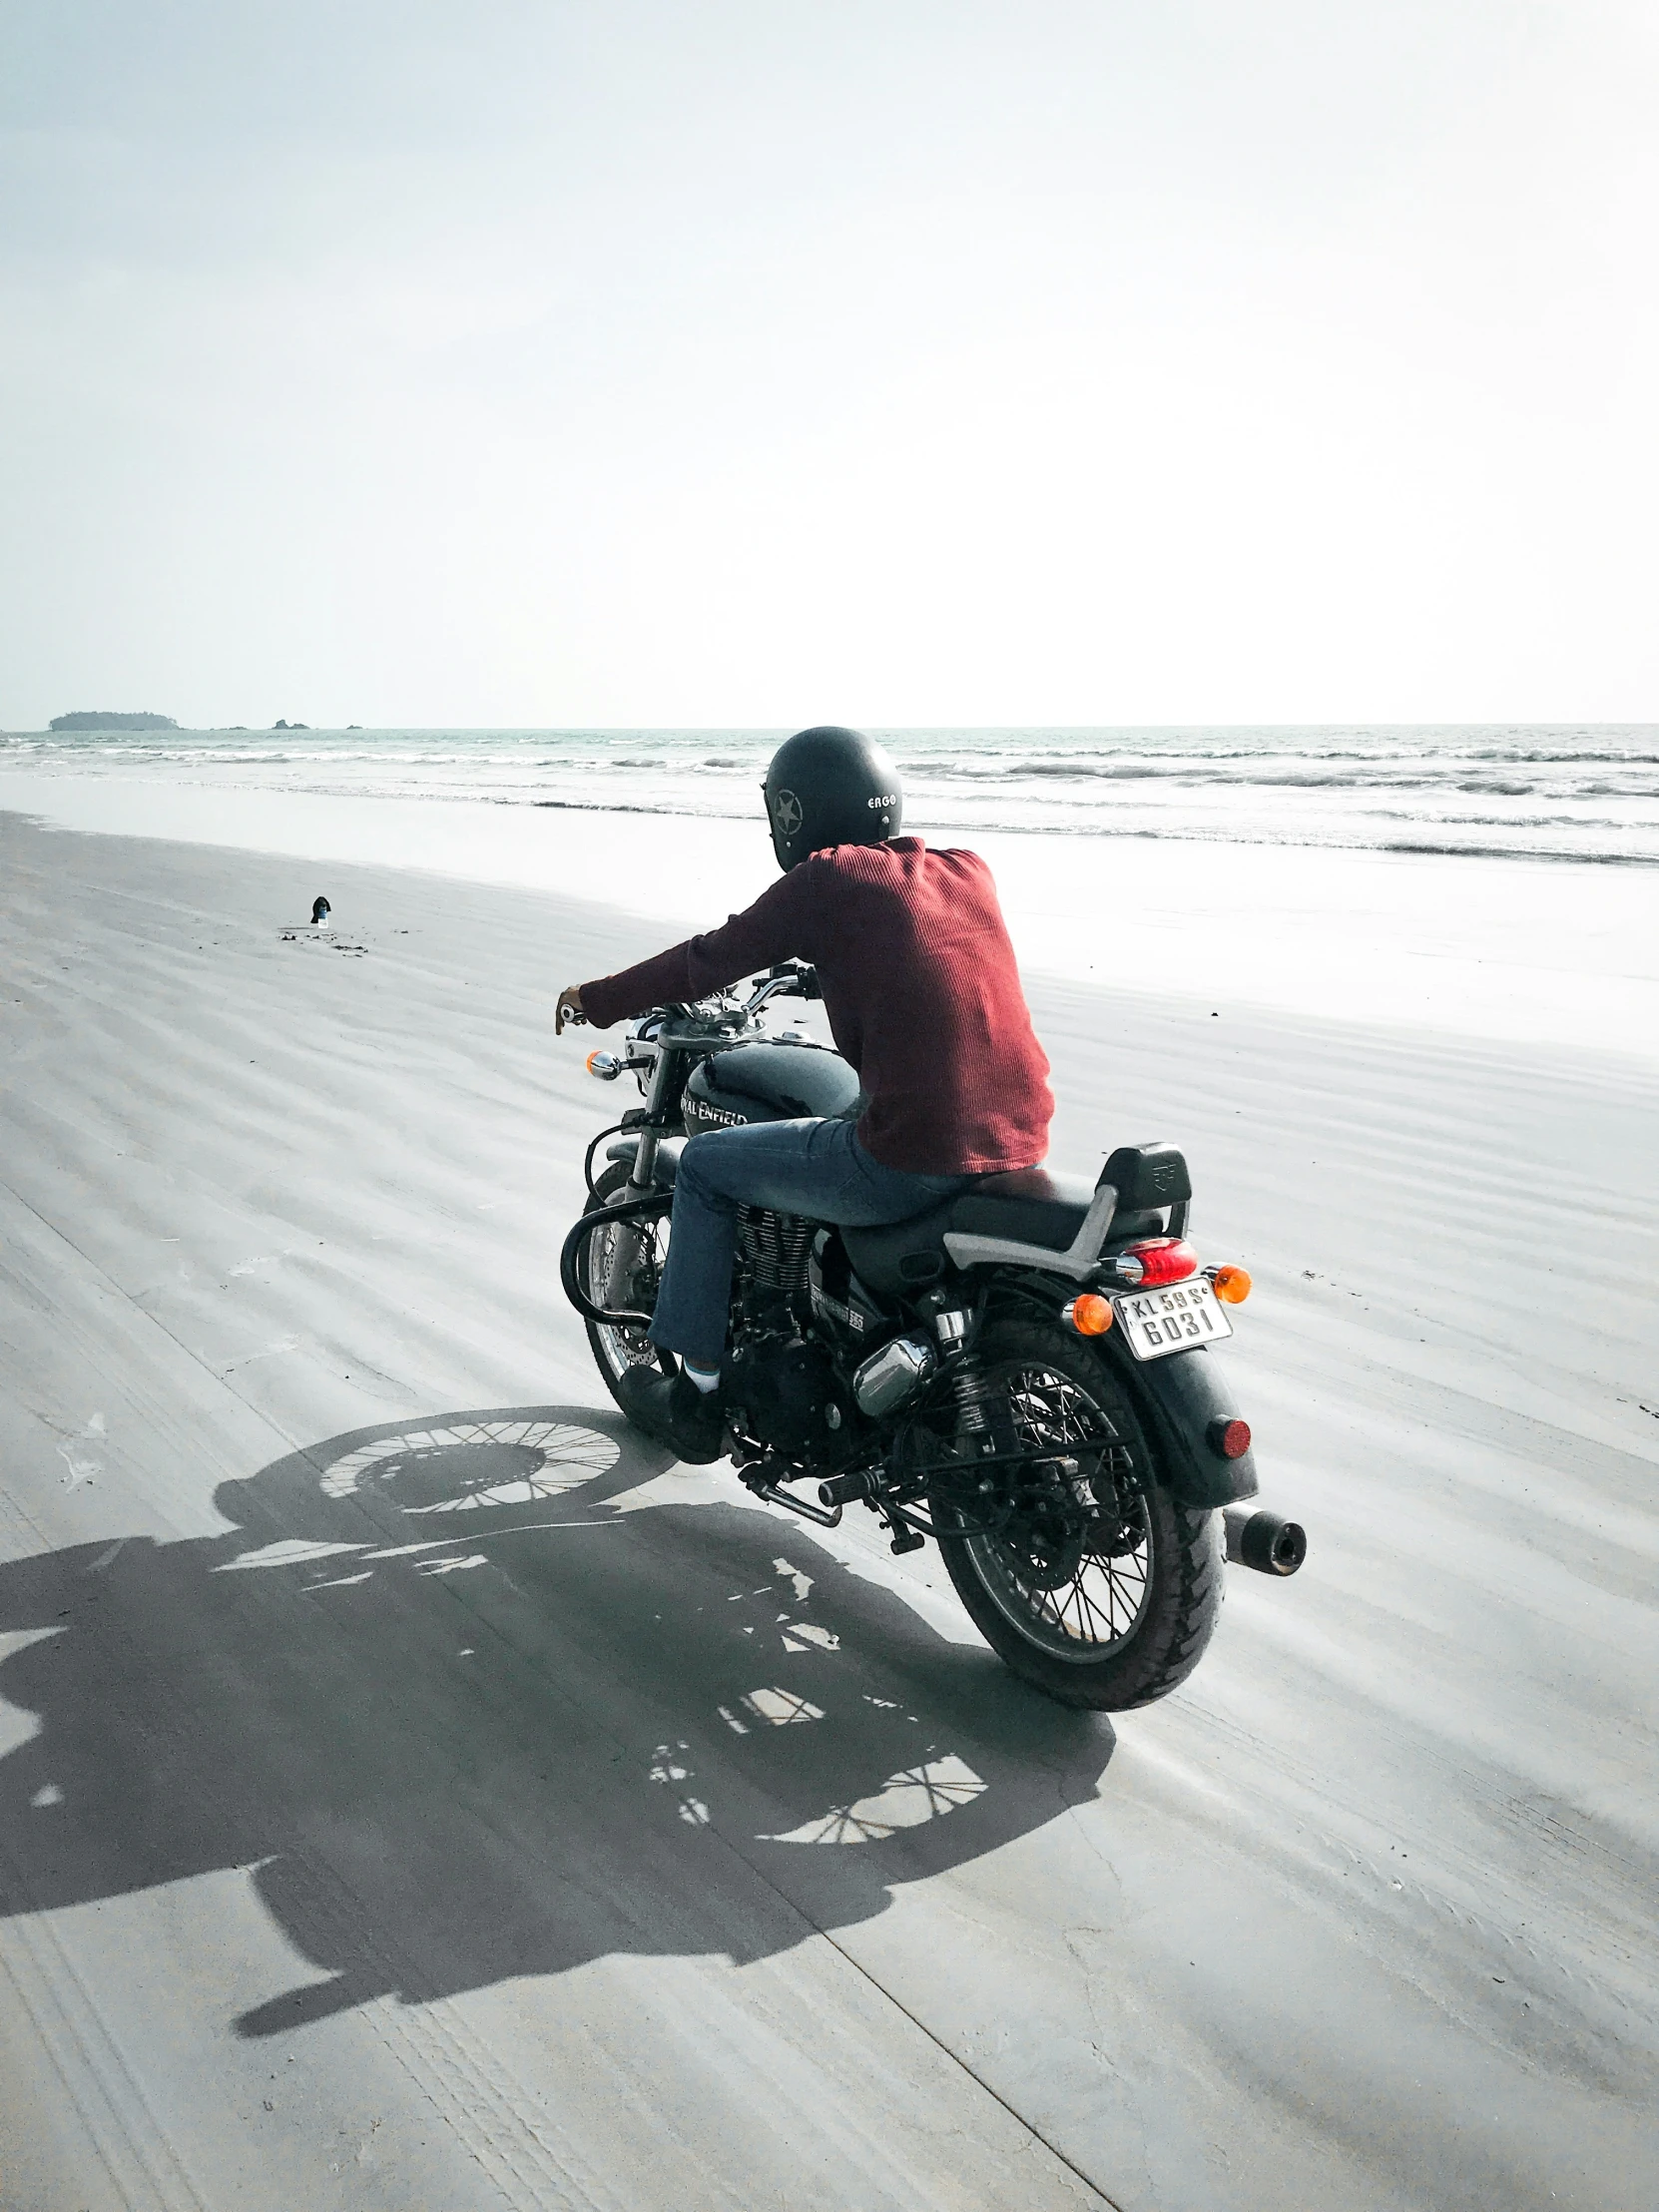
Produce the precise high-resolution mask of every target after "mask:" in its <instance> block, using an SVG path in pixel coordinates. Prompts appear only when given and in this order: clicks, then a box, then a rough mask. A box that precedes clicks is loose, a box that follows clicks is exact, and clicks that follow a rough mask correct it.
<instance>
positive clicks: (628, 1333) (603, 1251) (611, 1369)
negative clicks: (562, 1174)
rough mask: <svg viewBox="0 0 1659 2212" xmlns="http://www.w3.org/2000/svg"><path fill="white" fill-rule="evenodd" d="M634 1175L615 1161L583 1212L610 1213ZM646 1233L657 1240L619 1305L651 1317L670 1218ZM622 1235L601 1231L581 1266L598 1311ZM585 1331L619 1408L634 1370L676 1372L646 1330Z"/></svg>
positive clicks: (591, 1327) (591, 1326) (594, 1326)
mask: <svg viewBox="0 0 1659 2212" xmlns="http://www.w3.org/2000/svg"><path fill="white" fill-rule="evenodd" d="M629 1172H630V1171H629V1167H628V1163H627V1162H626V1161H625V1160H617V1161H614V1162H613V1163H612V1165H611V1166H610V1167H608V1168H607V1169H606V1170H605V1172H604V1174H603V1175H602V1176H601V1177H600V1178H599V1180H598V1182H597V1183H595V1185H594V1187H593V1191H592V1193H591V1195H590V1196H589V1199H588V1202H587V1204H586V1206H584V1207H583V1209H582V1211H583V1213H584V1214H602V1213H605V1212H606V1211H607V1210H608V1209H609V1207H610V1206H611V1204H612V1203H613V1201H614V1200H615V1199H616V1196H617V1194H618V1192H619V1191H622V1190H624V1189H625V1188H626V1187H627V1183H628V1177H629ZM646 1228H647V1230H648V1232H649V1235H650V1239H651V1242H650V1247H649V1250H648V1251H642V1252H641V1254H640V1257H639V1262H638V1264H637V1265H636V1266H635V1267H634V1269H633V1270H632V1280H631V1283H630V1285H629V1287H628V1290H627V1292H626V1295H625V1296H623V1297H622V1298H620V1299H619V1300H618V1301H617V1303H618V1304H619V1305H621V1306H624V1307H632V1308H635V1309H636V1310H637V1311H639V1312H641V1313H649V1312H651V1310H652V1308H653V1307H654V1306H655V1305H656V1303H657V1285H658V1283H659V1281H660V1280H661V1277H662V1264H663V1259H664V1256H665V1255H666V1254H667V1251H668V1217H667V1216H666V1215H665V1216H664V1217H663V1218H662V1220H660V1221H656V1222H650V1223H648V1224H646ZM620 1234H621V1225H620V1224H619V1225H618V1227H617V1229H614V1230H605V1229H596V1230H595V1231H594V1233H593V1235H592V1236H591V1237H589V1238H588V1239H587V1241H586V1242H585V1243H584V1244H583V1246H582V1251H581V1257H580V1260H579V1261H578V1263H577V1281H578V1282H579V1283H580V1284H581V1286H582V1289H583V1291H584V1293H585V1294H586V1295H587V1296H588V1297H589V1298H591V1299H592V1300H593V1302H594V1304H595V1305H596V1306H602V1305H605V1304H606V1303H607V1302H606V1300H605V1299H603V1298H601V1297H599V1295H598V1294H597V1293H596V1291H595V1290H594V1283H595V1281H596V1280H598V1281H600V1282H601V1283H602V1282H603V1280H604V1273H605V1263H606V1257H607V1240H608V1239H610V1238H614V1237H616V1236H618V1235H620ZM585 1326H586V1328H587V1332H588V1348H589V1350H590V1351H591V1352H592V1354H593V1364H594V1366H595V1367H596V1368H597V1369H598V1370H599V1373H600V1376H601V1378H602V1379H603V1381H604V1384H605V1387H606V1389H608V1390H609V1391H610V1393H611V1395H612V1397H614V1398H616V1401H617V1404H618V1405H619V1406H622V1400H621V1398H620V1397H617V1384H618V1383H620V1382H621V1380H622V1378H623V1377H624V1376H625V1375H626V1374H627V1373H628V1371H629V1369H630V1368H638V1367H651V1368H653V1369H655V1370H657V1371H658V1372H659V1373H660V1374H663V1375H673V1374H674V1373H675V1371H676V1368H677V1366H678V1363H677V1362H676V1360H675V1358H674V1356H673V1354H672V1353H668V1352H662V1351H659V1350H658V1348H657V1346H656V1345H654V1344H653V1343H652V1342H651V1340H650V1338H649V1337H648V1336H647V1335H646V1333H645V1331H644V1330H643V1329H611V1328H607V1327H605V1326H604V1325H603V1324H602V1323H599V1322H596V1321H590V1322H587V1323H586V1324H585ZM622 1409H623V1410H624V1411H626V1410H627V1408H626V1406H622Z"/></svg>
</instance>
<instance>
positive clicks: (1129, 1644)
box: [929, 1322, 1223, 1713]
mask: <svg viewBox="0 0 1659 2212" xmlns="http://www.w3.org/2000/svg"><path fill="white" fill-rule="evenodd" d="M976 1359H977V1365H978V1370H979V1377H980V1380H981V1382H982V1383H983V1385H984V1395H983V1400H982V1401H983V1405H984V1410H985V1413H986V1415H987V1417H988V1419H989V1423H990V1437H991V1440H992V1442H993V1443H994V1446H995V1448H996V1449H998V1450H999V1451H1003V1450H1019V1451H1037V1452H1041V1453H1043V1454H1044V1456H1042V1457H1040V1458H1037V1459H1034V1460H1032V1461H1030V1462H1028V1463H1027V1464H1025V1465H1022V1466H1020V1467H1018V1468H1016V1469H1015V1470H1014V1471H1013V1473H1012V1474H1011V1475H1010V1476H1009V1477H1008V1478H1007V1479H1006V1482H1005V1483H1004V1482H1003V1481H1002V1480H1000V1479H998V1478H996V1477H995V1476H992V1477H991V1479H992V1482H993V1483H994V1485H995V1486H994V1489H993V1488H989V1487H987V1488H982V1489H981V1490H980V1491H979V1493H978V1499H977V1500H974V1501H970V1497H969V1494H968V1493H967V1491H966V1488H965V1485H964V1482H963V1480H962V1475H961V1473H953V1474H952V1476H950V1477H948V1478H945V1479H942V1480H939V1481H937V1482H936V1483H935V1485H934V1488H933V1492H932V1495H931V1497H930V1500H929V1503H930V1506H931V1512H932V1520H933V1525H934V1527H935V1529H936V1530H937V1531H938V1538H939V1549H940V1551H941V1552H942V1554H943V1556H944V1563H945V1566H946V1568H947V1569H948V1570H949V1574H950V1579H951V1581H952V1582H953V1583H954V1584H955V1586H956V1593H957V1595H958V1596H959V1597H960V1598H961V1601H962V1603H963V1605H965V1606H966V1608H967V1610H968V1612H969V1614H970V1615H971V1616H972V1618H973V1621H974V1624H975V1626H976V1627H977V1628H978V1629H979V1631H980V1633H981V1634H982V1635H983V1636H984V1638H985V1640H986V1642H987V1643H989V1644H990V1645H991V1647H992V1648H993V1650H995V1651H996V1652H997V1653H998V1654H999V1655H1000V1657H1001V1658H1002V1659H1003V1660H1004V1661H1005V1662H1006V1664H1007V1665H1008V1666H1009V1667H1011V1668H1012V1670H1013V1671H1014V1673H1015V1674H1017V1675H1019V1676H1021V1677H1022V1678H1023V1679H1024V1680H1025V1681H1027V1682H1030V1683H1032V1684H1034V1685H1035V1686H1036V1687H1037V1688H1038V1689H1040V1690H1043V1691H1045V1692H1046V1693H1047V1694H1048V1696H1050V1697H1052V1698H1055V1699H1057V1700H1058V1701H1059V1702H1060V1703H1061V1704H1062V1705H1080V1706H1089V1707H1093V1708H1094V1709H1095V1710H1097V1711H1100V1712H1110V1713H1115V1712H1122V1711H1125V1710H1127V1709H1128V1708H1129V1707H1131V1706H1135V1705H1148V1704H1150V1703H1151V1702H1152V1701H1153V1699H1155V1698H1160V1697H1164V1696H1165V1695H1167V1693H1168V1692H1169V1691H1171V1690H1173V1689H1174V1688H1175V1687H1176V1686H1177V1684H1179V1683H1181V1682H1184V1681H1185V1680H1186V1678H1187V1676H1188V1675H1189V1674H1191V1672H1192V1670H1193V1669H1194V1667H1196V1666H1197V1664H1198V1662H1199V1660H1200V1659H1201V1658H1202V1657H1203V1655H1204V1650H1205V1647H1206V1645H1207V1644H1208V1643H1209V1641H1210V1637H1211V1634H1212V1633H1213V1631H1214V1629H1215V1625H1216V1619H1217V1616H1218V1614H1219V1612H1220V1610H1221V1599H1222V1587H1223V1553H1222V1544H1221V1536H1220V1528H1219V1520H1220V1516H1219V1515H1218V1514H1215V1513H1213V1512H1193V1511H1190V1510H1189V1509H1188V1508H1187V1507H1185V1506H1183V1505H1180V1504H1178V1503H1177V1501H1176V1500H1175V1499H1174V1498H1172V1497H1171V1496H1170V1494H1169V1491H1168V1490H1167V1489H1166V1488H1165V1487H1164V1486H1163V1484H1162V1483H1160V1482H1159V1481H1158V1479H1157V1469H1156V1466H1155V1463H1154V1460H1153V1456H1152V1452H1151V1449H1150V1447H1149V1445H1148V1443H1147V1440H1146V1436H1145V1433H1144V1431H1143V1430H1142V1428H1141V1425H1140V1422H1139V1421H1138V1419H1137V1418H1136V1416H1135V1411H1134V1408H1133V1406H1132V1405H1131V1404H1130V1402H1129V1398H1128V1396H1127V1393H1126V1392H1125V1391H1124V1389H1123V1388H1122V1386H1121V1385H1120V1383H1118V1381H1117V1378H1116V1377H1115V1376H1114V1375H1113V1373H1112V1370H1111V1369H1110V1367H1109V1366H1108V1365H1107V1363H1106V1361H1105V1359H1104V1357H1103V1356H1102V1355H1101V1354H1100V1353H1099V1352H1095V1351H1091V1350H1089V1349H1088V1348H1086V1347H1085V1346H1083V1345H1081V1344H1079V1343H1077V1342H1076V1341H1075V1340H1073V1339H1071V1338H1068V1337H1064V1336H1061V1335H1060V1334H1059V1333H1058V1332H1057V1331H1055V1330H1052V1329H1048V1328H1044V1327H1041V1326H1039V1325H1036V1324H1033V1323H1028V1322H1002V1323H996V1324H993V1325H992V1327H991V1328H990V1329H988V1330H987V1331H986V1333H985V1336H984V1338H983V1340H982V1341H981V1344H980V1346H979V1349H978V1352H977V1355H976ZM962 1441H963V1442H964V1443H966V1442H967V1439H965V1438H964V1439H962ZM1050 1454H1051V1455H1050ZM966 1464H967V1465H971V1457H968V1458H967V1459H966ZM987 1474H988V1475H990V1474H991V1470H989V1469H987ZM1003 1505H1011V1508H1012V1509H1011V1511H1009V1512H1008V1514H1007V1517H1006V1519H1005V1520H1003V1521H1002V1524H1001V1525H1000V1526H999V1527H997V1528H996V1529H995V1530H994V1532H990V1531H988V1530H987V1528H986V1526H985V1524H986V1523H988V1522H990V1521H992V1520H994V1519H995V1518H996V1517H997V1516H998V1514H999V1513H1000V1511H1001V1508H1002V1506H1003Z"/></svg>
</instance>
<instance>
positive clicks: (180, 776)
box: [0, 724, 1659, 864]
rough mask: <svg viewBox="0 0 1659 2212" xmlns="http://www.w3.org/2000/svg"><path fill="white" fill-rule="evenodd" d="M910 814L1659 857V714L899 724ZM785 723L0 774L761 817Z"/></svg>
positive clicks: (46, 754)
mask: <svg viewBox="0 0 1659 2212" xmlns="http://www.w3.org/2000/svg"><path fill="white" fill-rule="evenodd" d="M871 734H872V735H875V736H878V737H880V738H881V740H882V741H883V742H884V743H885V744H886V745H887V746H888V748H889V749H890V750H891V752H892V754H893V755H894V757H895V759H896V760H897V762H898V765H899V768H900V771H901V773H902V775H903V778H904V784H905V792H906V801H905V805H906V816H907V820H908V822H909V823H910V825H911V826H912V827H914V828H917V829H923V830H929V831H940V830H944V831H962V832H967V831H982V832H983V831H990V830H1041V831H1045V832H1049V833H1053V834H1057V835H1076V834H1096V835H1098V834H1102V833H1107V834H1112V835H1118V836H1136V837H1178V838H1197V839H1209V840H1217V841H1226V842H1229V843H1242V844H1269V845H1272V844H1294V845H1310V846H1327V847H1357V848H1364V849H1369V850H1374V851H1388V852H1445V853H1461V854H1468V855H1483V854H1491V855H1502V856H1506V857H1510V858H1541V859H1564V860H1597V861H1622V862H1633V863H1643V862H1646V863H1650V864H1651V863H1655V862H1659V726H1656V725H1651V724H1643V725H1631V724H1622V725H1573V726H1568V725H1530V726H1520V725H1514V724H1503V725H1496V724H1494V725H1490V726H1486V725H1461V726H1456V727H1441V728H1432V727H1411V728H1385V727H1382V726H1378V725H1355V726H1352V727H1350V726H1343V725H1336V724H1333V725H1330V726H1321V727H1301V728H1294V729H1290V728H1286V729H1268V728H1263V729H1249V728H1234V729H1144V730H1142V729H1100V730H1081V729H1079V730H1046V729H1028V730H1012V729H1010V730H885V731H872V733H871ZM787 735H788V733H787V732H786V731H782V730H779V731H749V730H745V731H720V730H604V731H600V730H286V731H271V732H254V731H241V730H236V731H227V730H204V731H186V730H177V731H174V730H170V731H161V732H150V733H144V734H142V735H135V734H131V733H127V732H113V731H102V732H90V733H79V734H73V735H71V734H56V733H46V734H39V733H34V734H21V735H16V734H14V735H10V736H0V770H3V769H5V768H14V769H18V770H23V769H30V770H33V771H35V772H37V773H41V772H44V773H47V774H52V775H65V776H76V777H116V778H122V779H129V778H133V777H138V778H142V779H143V780H145V781H151V780H159V781H162V782H164V783H168V784H172V785H175V786H180V787H190V788H208V789H212V788H216V787H219V788H225V787H229V788H234V789H238V790H244V791H247V790H270V791H282V792H303V793H314V794H324V795H333V796H340V797H346V796H349V797H352V798H358V799H362V798H395V799H469V800H475V801H476V800H483V801H487V802H493V803H494V804H496V805H499V806H502V807H544V808H558V809H567V810H603V811H607V812H615V813H623V814H650V815H668V816H675V815H684V816H702V817H720V818H728V819H747V818H754V817H757V816H758V813H759V805H760V801H759V792H758V789H757V787H758V785H759V782H760V779H761V776H762V774H763V772H764V770H765V767H766V763H767V760H768V757H769V755H770V754H771V752H772V750H773V748H774V747H775V746H776V745H777V744H778V743H779V742H780V741H781V740H782V738H784V737H785V736H787Z"/></svg>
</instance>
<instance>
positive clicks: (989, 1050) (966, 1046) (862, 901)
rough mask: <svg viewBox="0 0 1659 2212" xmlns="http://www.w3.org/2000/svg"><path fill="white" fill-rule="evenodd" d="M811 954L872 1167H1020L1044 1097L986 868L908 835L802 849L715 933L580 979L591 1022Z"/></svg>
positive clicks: (948, 1171) (968, 1171) (955, 1171)
mask: <svg viewBox="0 0 1659 2212" xmlns="http://www.w3.org/2000/svg"><path fill="white" fill-rule="evenodd" d="M788 959H802V960H811V961H812V963H813V965H814V966H815V967H816V968H817V969H818V972H819V980H820V982H821V983H822V984H823V986H824V1003H825V1007H826V1010H827V1011H828V1013H829V1016H830V1031H831V1033H832V1034H833V1036H834V1039H835V1043H836V1046H837V1047H838V1049H839V1050H840V1052H841V1053H842V1055H843V1056H844V1057H845V1058H846V1059H847V1060H849V1061H850V1062H851V1064H852V1066H853V1067H854V1068H856V1070H857V1072H858V1080H859V1082H860V1083H861V1084H862V1086H863V1089H864V1091H865V1093H866V1094H867V1096H868V1099H869V1105H868V1108H867V1110H866V1111H865V1113H864V1117H863V1119H862V1120H861V1121H860V1122H859V1124H858V1138H859V1141H860V1143H862V1145H863V1146H864V1148H865V1150H866V1151H867V1152H868V1153H869V1154H870V1156H871V1158H872V1159H876V1160H879V1161H880V1163H881V1165H882V1166H883V1167H889V1168H902V1169H904V1170H905V1171H906V1172H908V1173H910V1174H912V1175H982V1174H987V1173H989V1172H991V1171H992V1170H994V1169H1000V1168H1030V1167H1035V1166H1036V1165H1037V1164H1038V1163H1039V1161H1041V1160H1042V1158H1043V1157H1044V1155H1045V1154H1046V1153H1047V1151H1048V1124H1049V1121H1050V1119H1051V1117H1052V1115H1053V1112H1054V1097H1053V1093H1052V1092H1051V1091H1050V1090H1049V1087H1048V1059H1047V1056H1046V1054H1045V1053H1044V1051H1043V1048H1042V1046H1041V1045H1040V1044H1038V1042H1037V1039H1036V1034H1035V1032H1034V1031H1033V1029H1032V1027H1031V1015H1030V1012H1029V1010H1028V1008H1027V1006H1026V1003H1025V993H1024V992H1023V991H1022V990H1021V989H1020V982H1019V970H1018V968H1017V967H1016V965H1015V963H1014V948H1013V946H1012V945H1011V944H1010V943H1009V942H1008V931H1007V928H1006V926H1005V924H1004V922H1003V919H1002V908H1001V907H1000V905H998V903H997V896H996V885H995V883H994V882H993V881H992V879H991V871H990V869H989V868H988V867H987V866H986V865H985V863H984V861H983V860H982V859H981V858H980V857H979V855H978V853H977V852H964V851H944V852H929V851H928V849H927V847H926V846H925V845H924V844H923V843H922V841H921V839H920V838H919V837H894V838H893V839H892V840H891V841H890V842H889V843H887V844H836V845H830V847H829V848H828V849H827V850H825V851H823V852H815V853H814V854H813V855H812V857H811V858H810V859H807V860H803V861H802V862H801V863H800V865H799V866H798V867H793V868H791V869H790V870H789V871H788V873H787V874H785V875H784V876H783V877H782V878H781V879H780V880H779V881H778V882H776V883H774V884H773V885H772V887H771V889H770V890H768V891H764V892H763V893H762V895H761V896H760V897H759V898H758V899H756V901H755V903H754V905H753V906H751V907H750V908H749V910H748V911H747V912H746V913H741V914H733V915H732V917H731V918H730V920H729V921H728V922H727V923H726V926H725V927H724V928H723V929H711V930H710V931H709V933H708V934H707V936H702V937H688V938H687V939H686V941H685V943H684V944H677V945H675V946H673V947H672V949H671V950H669V951H667V952H659V953H658V954H657V956H656V958H655V959H652V960H642V961H641V962H640V963H639V965H638V966H637V967H631V968H625V969H624V970H623V972H622V973H621V974H620V975H607V976H602V977H600V979H599V980H598V981H597V982H593V983H584V984H583V985H582V1007H583V1011H584V1012H585V1013H586V1014H587V1016H588V1019H589V1020H590V1021H592V1022H593V1023H595V1024H596V1025H597V1026H598V1027H599V1028H601V1029H608V1028H609V1027H610V1026H611V1024H612V1022H614V1021H621V1020H623V1019H625V1018H626V1017H627V1016H629V1015H631V1014H643V1013H644V1012H646V1011H647V1009H648V1008H650V1007H652V1006H665V1005H670V1004H673V1003H676V1002H678V1001H681V1000H686V999H693V998H705V997H707V996H708V995H709V993H710V992H711V991H714V990H718V989H720V988H721V987H722V986H723V985H724V984H727V983H735V982H736V981H737V980H738V978H739V977H740V976H744V975H753V974H755V973H756V972H757V971H758V970H759V969H761V968H766V967H771V966H772V965H773V964H774V963H775V962H776V961H779V960H788Z"/></svg>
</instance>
